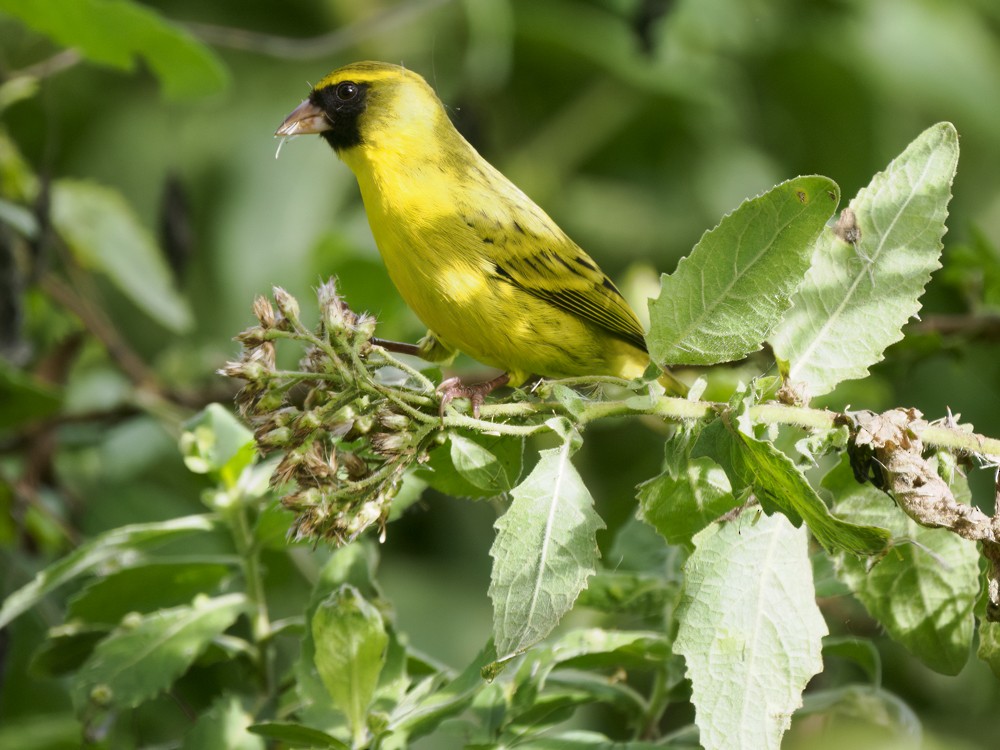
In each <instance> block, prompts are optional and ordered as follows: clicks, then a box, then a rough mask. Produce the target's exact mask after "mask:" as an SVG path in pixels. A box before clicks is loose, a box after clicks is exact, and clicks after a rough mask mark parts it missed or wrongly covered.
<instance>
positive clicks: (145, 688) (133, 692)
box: [72, 594, 247, 714]
mask: <svg viewBox="0 0 1000 750" xmlns="http://www.w3.org/2000/svg"><path fill="white" fill-rule="evenodd" d="M246 608H247V600H246V597H245V596H244V595H243V594H227V595H226V596H220V597H217V598H214V599H209V598H208V597H206V596H201V595H199V596H197V597H195V600H194V602H192V604H191V605H190V606H184V607H174V608H172V609H162V610H159V611H157V612H153V613H152V614H149V615H146V616H143V617H136V618H135V620H134V622H127V623H126V624H125V625H123V627H121V628H119V629H118V630H116V631H115V632H114V633H112V634H111V635H110V636H108V637H107V638H105V639H104V640H103V641H101V642H100V643H99V644H98V645H97V647H96V648H95V649H94V653H93V654H92V655H91V657H90V658H89V659H88V660H87V661H86V663H85V664H84V665H83V667H82V668H81V669H80V671H79V672H78V673H77V675H76V679H75V680H74V681H73V687H72V695H73V703H74V705H75V707H76V709H77V712H78V713H81V714H82V713H84V712H85V711H86V710H87V709H88V707H89V706H91V705H97V706H99V707H101V708H109V707H116V708H135V707H136V706H138V705H139V704H141V703H143V702H145V701H147V700H149V699H150V698H153V697H154V696H156V695H158V694H159V693H160V692H162V691H163V690H166V689H167V688H169V687H170V686H171V685H172V684H173V682H174V680H176V679H177V678H178V677H180V675H182V674H183V673H184V672H185V671H186V670H187V669H188V667H190V666H191V664H192V662H194V660H195V659H196V658H197V656H198V654H200V653H201V652H202V651H203V650H204V649H205V648H206V647H207V646H208V644H209V643H210V642H211V640H212V639H213V638H215V637H216V636H217V635H219V634H220V633H222V632H223V631H225V630H226V629H227V628H228V627H229V626H230V625H232V624H233V622H234V621H235V620H236V618H237V617H239V615H240V614H241V613H243V612H244V611H246Z"/></svg>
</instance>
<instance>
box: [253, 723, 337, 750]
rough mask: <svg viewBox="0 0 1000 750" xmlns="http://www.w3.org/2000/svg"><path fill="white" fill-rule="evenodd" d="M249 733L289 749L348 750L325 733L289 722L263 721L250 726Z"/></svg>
mask: <svg viewBox="0 0 1000 750" xmlns="http://www.w3.org/2000/svg"><path fill="white" fill-rule="evenodd" d="M249 731H251V732H253V733H254V734H259V735H260V736H261V737H267V738H268V739H271V740H277V741H278V742H282V743H284V744H287V745H290V746H291V747H332V748H335V750H350V745H347V744H346V743H344V742H341V741H340V740H338V739H337V738H336V737H334V736H332V735H329V734H327V733H326V732H321V731H320V730H319V729H313V728H312V727H307V726H303V725H302V724H296V723H294V722H291V721H263V722H261V723H259V724H253V725H251V726H250V727H249Z"/></svg>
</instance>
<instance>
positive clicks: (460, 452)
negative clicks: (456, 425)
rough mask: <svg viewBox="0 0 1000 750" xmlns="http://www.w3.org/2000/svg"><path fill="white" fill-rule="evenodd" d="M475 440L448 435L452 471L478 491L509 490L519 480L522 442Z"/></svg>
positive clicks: (489, 438)
mask: <svg viewBox="0 0 1000 750" xmlns="http://www.w3.org/2000/svg"><path fill="white" fill-rule="evenodd" d="M478 437H479V438H480V439H478V440H474V439H470V438H467V437H465V436H463V435H461V434H459V433H454V434H452V435H451V437H450V442H451V462H452V464H453V465H454V466H455V470H456V471H458V473H459V474H461V475H462V476H463V477H465V478H466V479H467V480H468V481H469V482H471V483H472V484H474V485H476V486H477V487H479V488H480V489H481V490H485V491H487V492H492V493H493V494H498V493H500V492H507V491H508V490H510V489H513V487H514V485H515V484H517V481H518V480H519V479H520V478H521V459H522V456H523V453H524V440H522V439H521V438H511V437H507V438H506V439H504V436H493V435H480V436H478Z"/></svg>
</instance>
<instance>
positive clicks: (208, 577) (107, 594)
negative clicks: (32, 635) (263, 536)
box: [68, 558, 238, 625]
mask: <svg viewBox="0 0 1000 750" xmlns="http://www.w3.org/2000/svg"><path fill="white" fill-rule="evenodd" d="M233 563H234V564H233V565H224V564H221V563H199V562H197V561H193V560H189V559H185V560H179V561H164V562H154V563H149V564H144V565H135V566H133V567H129V568H124V569H122V570H119V571H117V572H115V573H111V574H110V575H107V576H103V577H101V578H99V579H98V580H96V581H94V582H93V583H91V584H90V585H88V586H87V587H86V588H85V589H84V590H83V591H81V592H80V593H79V594H77V595H76V596H75V597H73V599H71V600H70V603H69V612H68V617H69V618H78V619H80V620H83V621H85V622H92V623H106V624H112V625H115V624H117V623H118V621H119V620H121V618H122V617H124V616H125V615H126V614H128V613H129V612H142V613H146V612H152V611H153V610H155V609H162V608H164V607H173V606H176V605H179V604H182V603H186V602H190V601H191V600H192V599H193V598H194V596H195V595H196V594H199V593H201V594H207V593H210V592H212V591H213V590H215V588H216V587H217V586H218V585H219V583H221V581H222V579H223V578H225V577H226V576H227V575H230V574H232V573H233V571H234V568H236V567H237V565H238V560H237V559H236V558H234V560H233Z"/></svg>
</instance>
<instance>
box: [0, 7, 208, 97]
mask: <svg viewBox="0 0 1000 750" xmlns="http://www.w3.org/2000/svg"><path fill="white" fill-rule="evenodd" d="M0 12H2V13H6V14H8V15H11V16H14V17H15V18H17V19H19V20H21V21H22V22H23V23H24V24H25V25H26V26H28V27H30V28H32V29H34V30H35V31H37V32H39V33H41V34H45V35H46V36H48V37H50V38H51V39H52V40H53V41H55V42H57V43H58V44H61V45H63V46H66V47H71V48H73V49H75V50H78V51H79V52H80V53H81V54H82V55H83V56H84V57H86V58H87V59H88V60H91V61H92V62H96V63H101V64H104V65H110V66H111V67H114V68H118V69H121V70H134V69H135V67H136V63H137V59H138V58H141V59H142V60H143V61H144V62H145V63H146V64H147V65H148V66H149V68H150V69H151V70H152V71H153V73H154V74H155V75H156V77H157V78H158V79H159V81H160V84H161V85H162V86H163V90H164V92H165V93H166V95H167V96H168V97H170V98H171V99H183V98H190V97H195V96H204V95H206V94H214V93H216V92H218V91H221V90H222V89H223V88H224V87H225V86H226V84H227V82H228V81H227V78H228V76H227V74H226V69H225V67H223V65H222V62H221V61H220V60H219V58H218V57H216V55H215V53H213V52H212V50H211V49H210V48H209V47H207V46H205V45H204V44H202V43H201V42H199V41H197V40H196V39H195V38H194V37H193V36H191V34H190V33H188V32H187V31H185V30H184V29H183V28H181V27H180V26H176V25H174V24H172V23H170V22H169V21H167V20H165V19H164V18H163V17H162V16H160V15H159V14H158V13H157V12H156V11H154V10H152V9H151V8H148V7H145V6H143V5H139V4H138V3H133V2H126V0H45V2H40V3H26V2H23V0H0Z"/></svg>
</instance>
